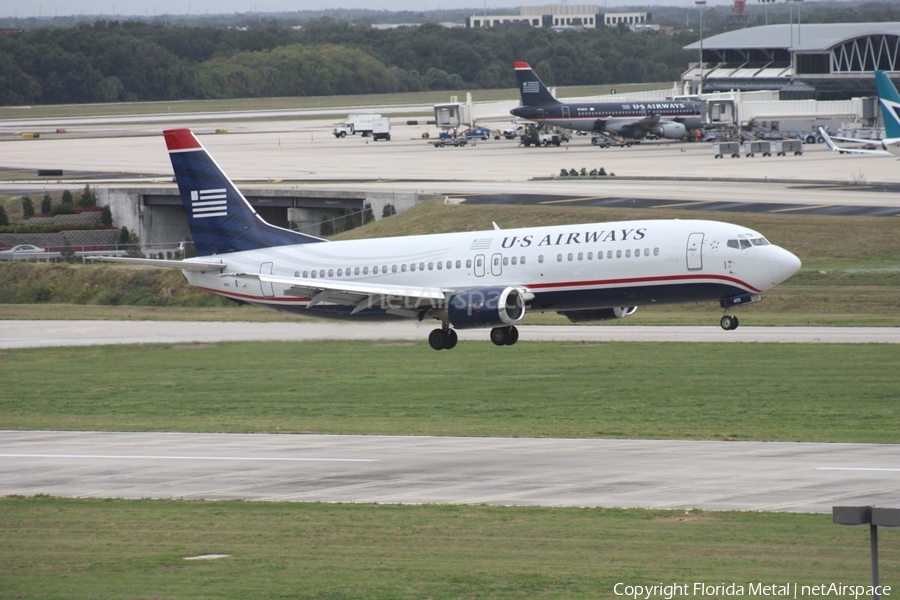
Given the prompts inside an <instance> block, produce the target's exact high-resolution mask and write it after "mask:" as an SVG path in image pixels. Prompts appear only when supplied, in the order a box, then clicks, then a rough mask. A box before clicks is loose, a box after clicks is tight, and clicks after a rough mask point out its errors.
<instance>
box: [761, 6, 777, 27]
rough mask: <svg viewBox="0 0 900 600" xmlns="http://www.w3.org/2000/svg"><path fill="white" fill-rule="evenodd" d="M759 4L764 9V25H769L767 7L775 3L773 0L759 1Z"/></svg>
mask: <svg viewBox="0 0 900 600" xmlns="http://www.w3.org/2000/svg"><path fill="white" fill-rule="evenodd" d="M759 2H760V3H761V4H762V5H764V6H765V7H766V25H768V24H769V5H770V4H772V3H773V2H775V0H759Z"/></svg>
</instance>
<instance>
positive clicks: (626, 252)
mask: <svg viewBox="0 0 900 600" xmlns="http://www.w3.org/2000/svg"><path fill="white" fill-rule="evenodd" d="M625 258H631V248H629V249H628V250H626V251H625Z"/></svg>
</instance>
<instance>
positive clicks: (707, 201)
mask: <svg viewBox="0 0 900 600" xmlns="http://www.w3.org/2000/svg"><path fill="white" fill-rule="evenodd" d="M721 202H722V200H691V201H689V202H678V203H677V204H660V205H659V206H651V207H650V208H677V207H679V206H700V205H701V204H717V203H721Z"/></svg>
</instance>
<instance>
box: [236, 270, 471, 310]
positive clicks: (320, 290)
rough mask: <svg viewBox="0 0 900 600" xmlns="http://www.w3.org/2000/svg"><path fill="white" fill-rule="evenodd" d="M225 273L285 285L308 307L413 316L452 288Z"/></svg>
mask: <svg viewBox="0 0 900 600" xmlns="http://www.w3.org/2000/svg"><path fill="white" fill-rule="evenodd" d="M228 276H229V277H245V278H248V279H258V280H259V281H260V283H263V284H272V285H279V286H283V287H285V288H286V290H285V292H284V293H285V294H286V295H288V296H295V297H298V298H309V299H310V301H309V304H308V305H307V306H308V307H313V306H315V305H317V304H322V303H326V302H327V303H330V304H342V305H347V306H353V307H354V308H353V310H352V311H351V312H350V314H351V315H354V314H356V313H358V312H359V311H361V310H364V309H366V308H382V309H385V310H388V311H389V312H391V313H394V314H399V315H405V316H416V315H418V314H420V313H421V312H422V311H423V310H429V309H431V310H440V309H442V308H444V307H446V305H447V302H448V300H449V298H450V296H452V295H453V293H454V290H449V289H444V288H437V287H417V286H404V285H391V284H383V283H382V284H379V283H359V282H355V281H332V280H328V279H304V278H301V277H282V276H278V275H265V274H260V273H239V274H236V275H232V274H229V275H228Z"/></svg>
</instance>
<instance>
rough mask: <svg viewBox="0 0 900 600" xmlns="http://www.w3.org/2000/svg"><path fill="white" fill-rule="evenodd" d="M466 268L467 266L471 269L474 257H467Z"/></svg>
mask: <svg viewBox="0 0 900 600" xmlns="http://www.w3.org/2000/svg"><path fill="white" fill-rule="evenodd" d="M466 268H467V269H471V268H472V259H471V258H467V259H466Z"/></svg>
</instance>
